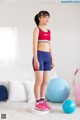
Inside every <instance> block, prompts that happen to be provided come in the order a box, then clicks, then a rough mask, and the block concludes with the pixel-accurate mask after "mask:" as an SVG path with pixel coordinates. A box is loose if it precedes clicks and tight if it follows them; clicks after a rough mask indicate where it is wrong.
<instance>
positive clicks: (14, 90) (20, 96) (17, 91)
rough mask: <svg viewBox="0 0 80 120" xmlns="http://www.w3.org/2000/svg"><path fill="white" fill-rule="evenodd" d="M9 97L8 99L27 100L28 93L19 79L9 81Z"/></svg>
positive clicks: (15, 100)
mask: <svg viewBox="0 0 80 120" xmlns="http://www.w3.org/2000/svg"><path fill="white" fill-rule="evenodd" d="M8 85H9V99H8V101H14V102H19V101H27V93H26V90H25V87H24V85H23V83H21V82H19V81H9V83H8Z"/></svg>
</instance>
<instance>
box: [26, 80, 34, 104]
mask: <svg viewBox="0 0 80 120" xmlns="http://www.w3.org/2000/svg"><path fill="white" fill-rule="evenodd" d="M24 86H25V89H26V91H27V95H28V103H31V102H34V101H35V96H34V81H26V82H25V83H24Z"/></svg>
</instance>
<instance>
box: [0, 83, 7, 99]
mask: <svg viewBox="0 0 80 120" xmlns="http://www.w3.org/2000/svg"><path fill="white" fill-rule="evenodd" d="M7 99H8V90H7V88H6V87H5V86H4V85H0V101H5V100H7Z"/></svg>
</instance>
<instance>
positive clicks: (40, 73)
mask: <svg viewBox="0 0 80 120" xmlns="http://www.w3.org/2000/svg"><path fill="white" fill-rule="evenodd" d="M43 72H44V71H34V73H35V84H34V95H35V98H36V99H40V89H41V84H42V81H43Z"/></svg>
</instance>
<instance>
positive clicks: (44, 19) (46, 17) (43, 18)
mask: <svg viewBox="0 0 80 120" xmlns="http://www.w3.org/2000/svg"><path fill="white" fill-rule="evenodd" d="M49 19H50V17H49V16H47V15H46V16H41V17H39V21H40V23H41V24H44V25H46V24H47V23H48V22H49Z"/></svg>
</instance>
